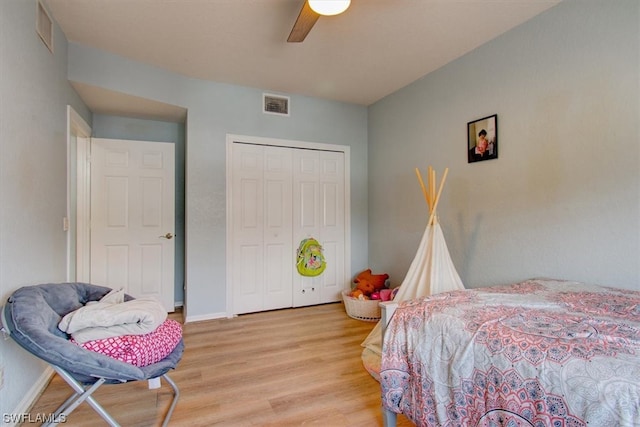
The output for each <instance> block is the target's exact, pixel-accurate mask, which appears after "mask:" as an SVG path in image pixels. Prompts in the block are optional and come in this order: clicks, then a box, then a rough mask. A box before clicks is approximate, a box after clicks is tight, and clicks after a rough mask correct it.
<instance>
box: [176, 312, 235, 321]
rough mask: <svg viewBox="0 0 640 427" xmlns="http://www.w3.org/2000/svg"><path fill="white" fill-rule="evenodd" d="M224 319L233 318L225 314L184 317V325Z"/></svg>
mask: <svg viewBox="0 0 640 427" xmlns="http://www.w3.org/2000/svg"><path fill="white" fill-rule="evenodd" d="M225 317H233V316H228V315H227V313H211V314H200V315H197V316H187V317H185V319H184V323H192V322H204V321H205V320H215V319H224V318H225Z"/></svg>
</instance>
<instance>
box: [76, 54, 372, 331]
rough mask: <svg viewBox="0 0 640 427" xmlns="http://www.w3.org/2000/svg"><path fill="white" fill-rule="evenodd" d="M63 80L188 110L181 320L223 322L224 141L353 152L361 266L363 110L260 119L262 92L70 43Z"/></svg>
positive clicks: (326, 109) (303, 108) (341, 106)
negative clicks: (254, 139)
mask: <svg viewBox="0 0 640 427" xmlns="http://www.w3.org/2000/svg"><path fill="white" fill-rule="evenodd" d="M69 79H70V80H71V81H76V82H80V83H84V84H89V85H93V86H97V87H101V88H104V89H108V90H113V91H117V92H122V93H126V94H129V95H134V96H137V97H142V98H146V99H150V100H154V101H159V102H163V103H166V104H173V105H176V106H179V107H183V108H186V109H187V110H188V117H187V122H186V128H185V135H186V139H185V144H186V157H185V162H186V166H185V171H186V172H185V175H186V176H185V182H186V194H185V197H186V210H185V212H186V220H185V227H186V241H185V254H186V261H185V276H186V291H185V309H186V314H187V319H203V318H209V317H219V316H224V315H226V314H227V313H226V307H225V305H226V247H225V242H226V206H225V204H226V194H225V191H226V182H225V179H226V169H225V160H226V135H227V134H237V135H248V136H259V137H268V138H278V139H287V140H296V141H309V142H318V143H328V144H339V145H347V146H350V147H351V148H350V149H351V164H350V167H351V195H352V197H351V242H352V247H353V248H357V250H354V251H353V257H352V259H351V269H352V271H358V270H360V269H364V268H366V266H367V258H368V253H367V250H366V248H367V245H368V242H367V228H368V226H367V215H368V214H367V204H368V202H367V109H366V107H363V106H358V105H352V104H345V103H339V102H334V101H328V100H322V99H314V98H310V97H304V96H297V95H291V104H290V105H291V114H290V116H289V117H279V116H274V115H270V114H264V113H262V94H263V91H262V90H260V89H254V88H248V87H241V86H233V85H228V84H221V83H215V82H208V81H202V80H197V79H191V78H186V77H183V76H180V75H176V74H173V73H170V72H167V71H164V70H161V69H158V68H155V67H151V66H148V65H144V64H141V63H138V62H134V61H131V60H128V59H125V58H123V57H119V56H116V55H113V54H110V53H107V52H104V51H99V50H96V49H92V48H89V47H86V46H82V45H78V44H69Z"/></svg>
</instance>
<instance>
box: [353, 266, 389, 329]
mask: <svg viewBox="0 0 640 427" xmlns="http://www.w3.org/2000/svg"><path fill="white" fill-rule="evenodd" d="M388 278H389V275H388V274H372V273H371V270H370V269H368V270H365V271H363V272H361V273H360V274H358V275H357V276H356V278H355V280H354V285H355V287H354V289H353V290H352V291H351V292H346V291H345V292H343V293H342V299H343V301H344V307H345V310H346V311H347V315H348V316H349V317H352V318H354V319H358V320H363V321H365V322H377V321H378V320H380V317H381V315H380V304H379V303H380V301H389V300H390V299H392V296H391V293H392V292H393V291H392V290H391V289H388V287H387V283H386V282H387V279H388Z"/></svg>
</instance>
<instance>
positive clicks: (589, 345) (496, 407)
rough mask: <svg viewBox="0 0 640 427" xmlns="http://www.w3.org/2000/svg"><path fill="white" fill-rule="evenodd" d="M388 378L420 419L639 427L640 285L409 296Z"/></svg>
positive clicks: (390, 342)
mask: <svg viewBox="0 0 640 427" xmlns="http://www.w3.org/2000/svg"><path fill="white" fill-rule="evenodd" d="M380 384H381V387H382V403H383V406H384V408H385V409H387V410H390V411H392V412H396V413H403V414H405V416H407V417H408V418H409V419H410V420H412V421H413V422H414V423H416V425H418V426H469V425H473V426H496V425H502V426H572V427H573V426H576V427H577V426H640V292H638V291H631V290H623V289H616V288H605V287H599V286H595V285H587V284H583V283H577V282H567V281H559V280H541V279H539V280H530V281H526V282H522V283H518V284H514V285H510V286H496V287H491V288H479V289H467V290H464V291H454V292H446V293H442V294H438V295H434V296H431V297H428V298H423V299H419V300H414V301H407V302H403V303H400V306H399V307H398V309H397V310H396V312H395V314H394V316H393V318H392V319H391V322H390V323H389V326H388V328H387V331H386V334H385V339H384V343H383V350H382V361H381V372H380Z"/></svg>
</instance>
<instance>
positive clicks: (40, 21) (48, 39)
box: [36, 2, 53, 53]
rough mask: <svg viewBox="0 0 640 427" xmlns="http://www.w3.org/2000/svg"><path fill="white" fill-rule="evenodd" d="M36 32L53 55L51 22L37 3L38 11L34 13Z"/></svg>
mask: <svg viewBox="0 0 640 427" xmlns="http://www.w3.org/2000/svg"><path fill="white" fill-rule="evenodd" d="M36 32H37V33H38V35H39V36H40V38H41V39H42V41H43V42H44V44H45V45H46V46H47V48H48V49H49V50H50V51H51V53H53V21H52V20H51V17H50V16H49V13H48V12H47V9H45V8H44V6H43V5H42V3H41V2H38V11H37V12H36Z"/></svg>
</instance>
